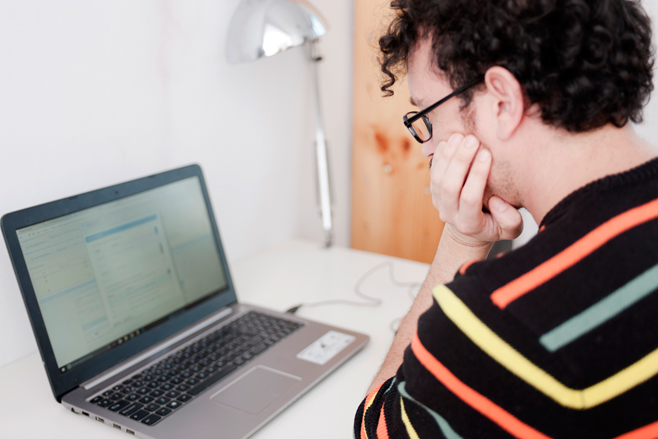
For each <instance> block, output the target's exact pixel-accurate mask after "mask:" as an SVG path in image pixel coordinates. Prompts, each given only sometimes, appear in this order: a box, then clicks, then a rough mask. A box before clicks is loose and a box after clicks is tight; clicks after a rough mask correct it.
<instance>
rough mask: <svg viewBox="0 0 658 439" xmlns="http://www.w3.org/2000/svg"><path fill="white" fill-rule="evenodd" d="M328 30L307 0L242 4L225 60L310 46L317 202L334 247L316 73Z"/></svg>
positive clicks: (249, 0) (327, 239)
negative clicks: (319, 44)
mask: <svg viewBox="0 0 658 439" xmlns="http://www.w3.org/2000/svg"><path fill="white" fill-rule="evenodd" d="M327 27H328V25H327V22H326V20H325V19H324V18H323V17H322V15H320V13H319V12H318V11H317V10H316V9H315V8H314V7H313V6H311V5H310V4H309V3H308V2H306V1H305V0H241V2H240V4H239V5H238V8H237V9H236V11H235V13H234V14H233V17H232V18H231V24H230V26H229V30H228V39H227V40H226V57H227V59H228V62H229V63H232V64H237V63H241V62H247V61H253V60H256V59H258V58H262V57H264V56H272V55H276V54H277V53H279V52H283V51H284V50H287V49H290V48H291V47H297V46H301V45H303V44H306V43H308V44H309V46H310V54H311V56H310V57H311V62H312V66H313V69H312V70H313V73H312V74H313V92H314V94H315V115H316V134H315V153H316V154H315V156H316V168H317V169H316V171H317V187H318V193H319V196H318V200H319V203H320V214H321V216H322V228H323V229H324V234H325V240H324V244H325V246H326V247H331V244H332V241H333V224H332V217H331V204H332V203H331V192H330V183H329V166H328V163H327V144H326V139H325V136H324V128H323V123H322V114H321V112H320V90H319V86H318V69H317V63H318V62H319V61H321V60H322V57H321V56H320V55H319V54H318V47H317V41H318V38H319V37H320V36H322V35H324V34H325V33H326V32H327Z"/></svg>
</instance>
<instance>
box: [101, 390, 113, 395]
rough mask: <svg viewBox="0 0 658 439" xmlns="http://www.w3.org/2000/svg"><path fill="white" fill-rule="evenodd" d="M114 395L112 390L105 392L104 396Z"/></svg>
mask: <svg viewBox="0 0 658 439" xmlns="http://www.w3.org/2000/svg"><path fill="white" fill-rule="evenodd" d="M112 393H114V392H112V391H111V390H107V391H105V392H103V396H110V395H111V394H112Z"/></svg>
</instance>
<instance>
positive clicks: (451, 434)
mask: <svg viewBox="0 0 658 439" xmlns="http://www.w3.org/2000/svg"><path fill="white" fill-rule="evenodd" d="M405 384H406V383H405V382H404V381H402V382H401V383H400V384H398V392H400V395H402V396H404V397H405V398H406V399H408V400H409V401H412V402H414V403H416V404H418V405H419V406H421V407H422V408H424V409H425V411H427V413H429V414H430V415H432V417H433V418H434V420H435V421H436V423H437V424H438V425H439V428H440V429H441V433H443V435H444V436H445V437H446V439H462V437H461V436H460V435H458V434H457V433H455V430H453V429H452V427H451V426H450V424H448V421H446V420H445V419H443V417H441V415H439V414H438V413H437V412H435V411H434V410H432V409H430V408H429V407H427V406H426V405H425V404H423V403H420V402H418V401H416V400H415V399H414V398H413V397H412V396H411V395H409V394H408V393H407V389H406V388H405Z"/></svg>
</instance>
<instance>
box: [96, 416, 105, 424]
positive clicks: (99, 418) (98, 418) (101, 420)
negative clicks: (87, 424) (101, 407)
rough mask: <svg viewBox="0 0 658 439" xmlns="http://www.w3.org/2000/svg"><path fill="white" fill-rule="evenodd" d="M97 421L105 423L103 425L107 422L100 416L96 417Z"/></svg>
mask: <svg viewBox="0 0 658 439" xmlns="http://www.w3.org/2000/svg"><path fill="white" fill-rule="evenodd" d="M96 420H97V421H100V422H103V423H104V422H105V419H103V418H101V417H99V416H96Z"/></svg>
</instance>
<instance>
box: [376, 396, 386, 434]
mask: <svg viewBox="0 0 658 439" xmlns="http://www.w3.org/2000/svg"><path fill="white" fill-rule="evenodd" d="M384 405H385V404H382V411H381V413H379V423H377V439H388V426H387V425H386V416H384Z"/></svg>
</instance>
